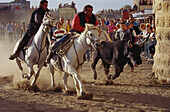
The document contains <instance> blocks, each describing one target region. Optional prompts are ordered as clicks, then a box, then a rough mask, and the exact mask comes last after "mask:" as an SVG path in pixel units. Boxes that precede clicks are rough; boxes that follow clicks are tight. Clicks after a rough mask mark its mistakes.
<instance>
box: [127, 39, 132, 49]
mask: <svg viewBox="0 0 170 112" xmlns="http://www.w3.org/2000/svg"><path fill="white" fill-rule="evenodd" d="M128 46H129V47H130V48H132V47H133V44H131V41H130V40H129V41H128Z"/></svg>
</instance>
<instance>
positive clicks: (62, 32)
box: [50, 22, 66, 45]
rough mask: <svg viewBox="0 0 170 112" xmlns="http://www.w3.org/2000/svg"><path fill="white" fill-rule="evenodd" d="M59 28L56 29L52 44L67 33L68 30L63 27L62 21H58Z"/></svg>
mask: <svg viewBox="0 0 170 112" xmlns="http://www.w3.org/2000/svg"><path fill="white" fill-rule="evenodd" d="M56 26H57V29H56V30H55V31H54V33H53V36H52V39H51V43H50V44H51V45H52V44H53V43H54V42H55V41H56V40H57V39H60V38H62V37H63V36H64V35H65V34H66V30H65V29H63V28H61V24H60V22H57V23H56Z"/></svg>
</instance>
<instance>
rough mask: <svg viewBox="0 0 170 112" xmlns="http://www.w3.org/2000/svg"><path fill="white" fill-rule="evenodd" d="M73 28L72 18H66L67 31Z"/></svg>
mask: <svg viewBox="0 0 170 112" xmlns="http://www.w3.org/2000/svg"><path fill="white" fill-rule="evenodd" d="M70 29H71V24H70V19H67V20H66V32H67V33H68V32H69V31H70Z"/></svg>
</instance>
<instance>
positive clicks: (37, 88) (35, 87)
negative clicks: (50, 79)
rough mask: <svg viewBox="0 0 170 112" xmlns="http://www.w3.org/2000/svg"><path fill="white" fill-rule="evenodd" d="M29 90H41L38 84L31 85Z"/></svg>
mask: <svg viewBox="0 0 170 112" xmlns="http://www.w3.org/2000/svg"><path fill="white" fill-rule="evenodd" d="M28 90H29V91H34V92H40V89H39V87H38V86H36V85H35V86H30V87H29V88H28Z"/></svg>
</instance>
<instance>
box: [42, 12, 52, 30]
mask: <svg viewBox="0 0 170 112" xmlns="http://www.w3.org/2000/svg"><path fill="white" fill-rule="evenodd" d="M54 20H55V19H54V18H53V17H52V16H51V15H50V14H49V13H48V12H46V13H45V15H44V18H43V21H42V25H43V31H44V32H47V31H48V30H49V28H50V27H52V26H53V21H54Z"/></svg>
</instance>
